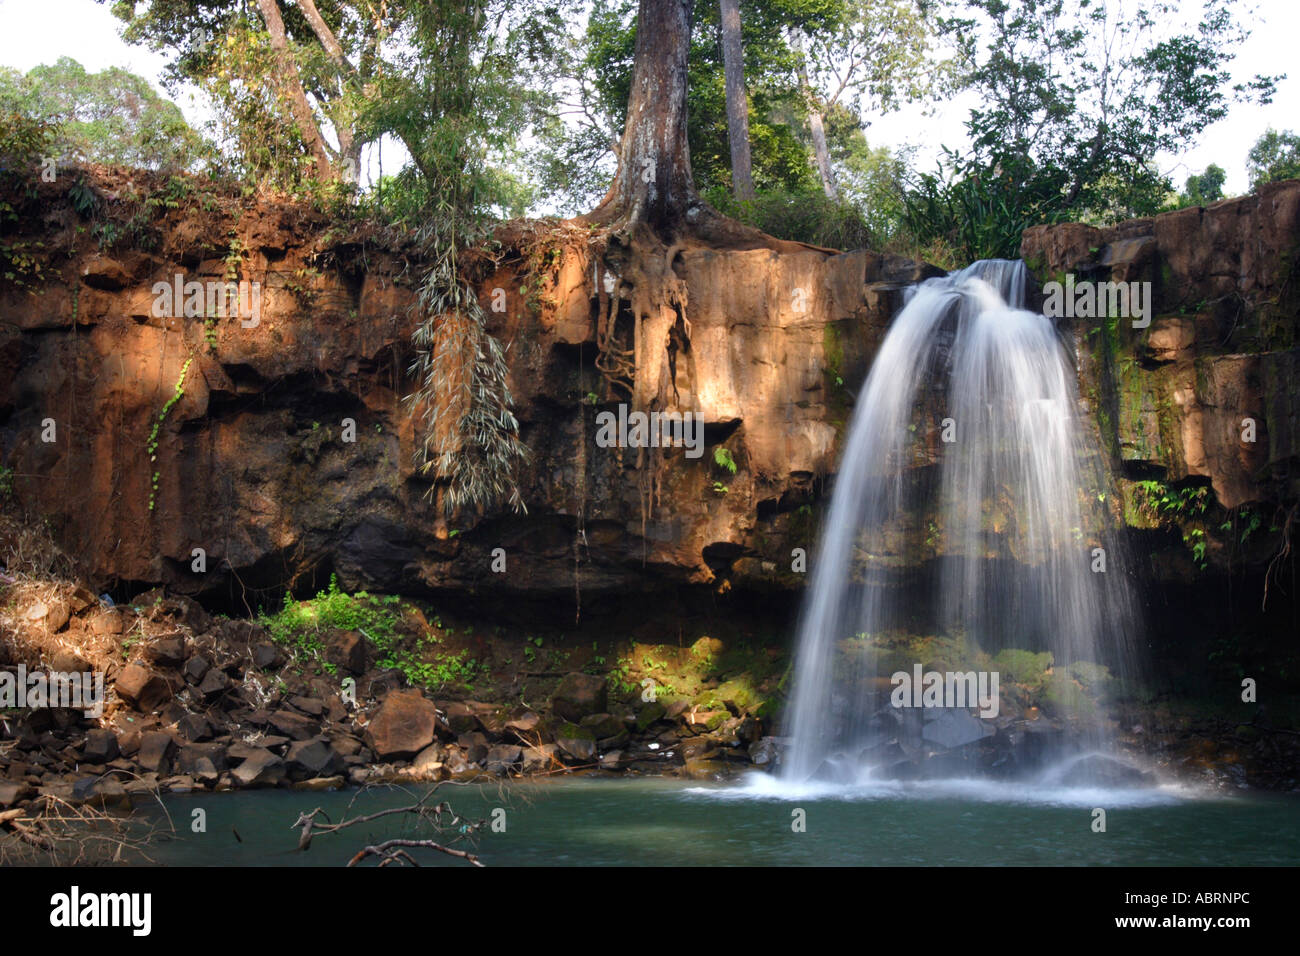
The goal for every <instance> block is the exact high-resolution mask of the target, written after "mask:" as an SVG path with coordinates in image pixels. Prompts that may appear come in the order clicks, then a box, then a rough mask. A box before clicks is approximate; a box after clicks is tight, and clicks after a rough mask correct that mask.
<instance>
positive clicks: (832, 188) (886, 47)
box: [792, 0, 954, 198]
mask: <svg viewBox="0 0 1300 956" xmlns="http://www.w3.org/2000/svg"><path fill="white" fill-rule="evenodd" d="M818 12H819V13H823V16H821V17H818V18H814V19H810V20H805V21H802V22H801V23H800V24H799V25H798V26H796V28H795V35H794V37H793V40H792V45H793V48H794V50H795V53H796V56H797V58H798V77H799V86H800V89H801V91H802V92H803V94H804V96H805V97H806V98H807V101H808V104H807V109H808V117H809V123H810V127H811V130H812V141H813V145H814V151H815V155H816V158H817V168H818V170H819V172H820V174H821V179H822V186H823V188H824V189H825V191H826V195H827V196H829V197H831V198H834V197H835V196H836V195H837V192H838V191H837V186H836V182H835V174H834V167H833V165H832V162H831V155H830V147H829V146H828V145H827V139H826V135H825V132H824V125H825V117H826V114H827V113H830V112H832V111H834V110H835V109H836V108H837V107H841V106H842V107H845V108H847V109H848V110H850V111H851V112H852V113H854V114H856V115H858V116H875V115H880V114H884V113H889V112H893V111H894V110H896V109H898V108H899V107H900V106H902V105H903V104H904V103H910V102H917V101H923V100H926V99H929V98H931V97H934V96H938V95H942V94H944V93H947V92H949V91H950V90H951V88H952V85H953V82H954V62H953V61H952V60H951V59H948V58H944V57H942V56H940V55H939V51H938V49H937V44H936V35H935V34H936V26H937V24H936V22H935V20H934V18H933V17H931V16H930V13H929V10H928V6H927V5H926V4H924V3H918V2H916V0H842V2H841V3H838V4H836V6H835V8H834V9H833V10H832V11H830V16H826V15H825V14H824V12H823V11H818ZM805 49H806V53H805Z"/></svg>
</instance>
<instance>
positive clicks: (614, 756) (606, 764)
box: [600, 750, 623, 770]
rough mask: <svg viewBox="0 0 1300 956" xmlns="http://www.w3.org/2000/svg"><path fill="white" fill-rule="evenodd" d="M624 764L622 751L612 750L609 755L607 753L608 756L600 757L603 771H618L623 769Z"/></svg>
mask: <svg viewBox="0 0 1300 956" xmlns="http://www.w3.org/2000/svg"><path fill="white" fill-rule="evenodd" d="M622 762H623V751H621V750H611V751H610V752H609V753H607V754H601V756H600V769H601V770H618V769H620V767H621V765H622Z"/></svg>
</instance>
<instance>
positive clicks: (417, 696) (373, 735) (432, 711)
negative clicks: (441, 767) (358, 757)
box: [366, 690, 438, 760]
mask: <svg viewBox="0 0 1300 956" xmlns="http://www.w3.org/2000/svg"><path fill="white" fill-rule="evenodd" d="M437 729H438V710H437V708H436V707H435V706H434V703H433V701H431V700H428V699H426V698H425V697H424V695H422V694H421V693H420V692H419V691H418V690H394V691H390V692H389V694H388V696H387V697H385V698H384V702H383V703H382V704H381V705H380V706H379V710H378V711H377V712H376V713H375V715H374V717H372V718H371V719H370V723H369V724H368V725H367V726H366V744H367V745H368V746H369V747H370V749H371V750H373V751H374V752H375V756H376V757H377V758H378V759H380V760H391V759H394V758H397V759H409V758H411V757H414V756H415V755H416V754H418V753H419V752H420V751H421V750H423V749H424V748H425V747H427V746H429V744H431V743H433V738H434V735H435V733H436V731H437Z"/></svg>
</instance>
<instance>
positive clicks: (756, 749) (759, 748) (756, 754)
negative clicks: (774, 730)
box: [749, 737, 779, 769]
mask: <svg viewBox="0 0 1300 956" xmlns="http://www.w3.org/2000/svg"><path fill="white" fill-rule="evenodd" d="M778 753H779V750H778V747H777V743H776V739H775V738H774V737H763V738H762V739H761V740H758V741H756V742H755V743H752V744H750V746H749V759H750V760H752V761H753V762H754V766H755V767H763V768H765V769H766V768H771V767H774V766H776V761H777V755H778Z"/></svg>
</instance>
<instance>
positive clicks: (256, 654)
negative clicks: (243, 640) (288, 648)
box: [253, 644, 286, 670]
mask: <svg viewBox="0 0 1300 956" xmlns="http://www.w3.org/2000/svg"><path fill="white" fill-rule="evenodd" d="M285 659H286V658H285V653H284V651H282V650H281V649H280V648H278V647H276V646H275V645H274V644H258V645H257V646H256V647H254V648H253V666H254V667H258V668H261V669H263V670H266V669H268V668H276V667H282V666H283V665H284V662H285Z"/></svg>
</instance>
